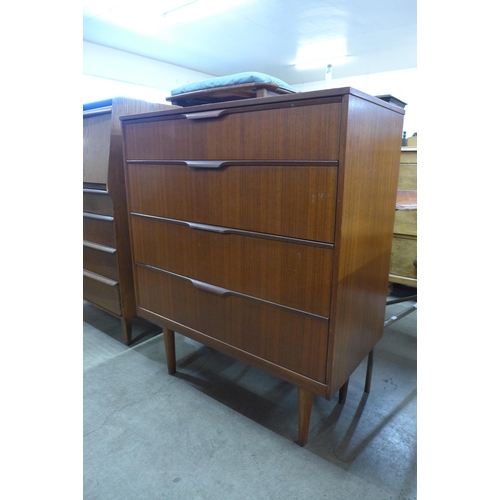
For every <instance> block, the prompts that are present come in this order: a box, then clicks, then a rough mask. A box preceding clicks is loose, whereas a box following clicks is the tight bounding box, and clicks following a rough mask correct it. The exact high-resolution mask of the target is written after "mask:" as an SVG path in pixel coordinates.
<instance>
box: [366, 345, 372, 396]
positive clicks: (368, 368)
mask: <svg viewBox="0 0 500 500" xmlns="http://www.w3.org/2000/svg"><path fill="white" fill-rule="evenodd" d="M372 369H373V349H372V350H371V351H370V352H369V353H368V364H367V365H366V379H365V392H370V387H371V385H372Z"/></svg>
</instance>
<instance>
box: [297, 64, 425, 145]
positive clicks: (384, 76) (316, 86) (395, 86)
mask: <svg viewBox="0 0 500 500" xmlns="http://www.w3.org/2000/svg"><path fill="white" fill-rule="evenodd" d="M328 86H329V87H331V88H340V87H354V88H355V89H357V90H361V91H362V92H366V93H367V94H370V95H386V94H391V95H393V96H394V97H397V98H398V99H400V100H401V101H403V102H406V103H407V105H406V107H405V112H406V114H405V119H404V126H403V130H405V131H406V136H407V137H410V136H412V135H413V134H414V133H415V132H418V92H417V68H412V69H406V70H400V71H387V72H384V73H373V74H370V75H361V76H352V77H349V78H337V79H333V80H332V81H331V83H329V84H328ZM294 87H295V88H296V89H297V90H299V91H302V92H305V91H308V90H320V89H324V88H327V86H326V81H325V80H322V81H319V82H310V83H305V84H303V85H295V86H294Z"/></svg>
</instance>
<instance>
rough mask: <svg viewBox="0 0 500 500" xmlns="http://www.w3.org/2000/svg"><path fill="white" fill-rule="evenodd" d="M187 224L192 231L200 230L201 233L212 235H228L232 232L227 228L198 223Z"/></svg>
mask: <svg viewBox="0 0 500 500" xmlns="http://www.w3.org/2000/svg"><path fill="white" fill-rule="evenodd" d="M186 224H187V225H188V226H189V227H190V228H191V229H199V230H201V231H210V232H211V233H219V234H227V233H230V232H231V230H230V229H228V228H227V227H220V226H209V225H208V224H198V223H196V222H186Z"/></svg>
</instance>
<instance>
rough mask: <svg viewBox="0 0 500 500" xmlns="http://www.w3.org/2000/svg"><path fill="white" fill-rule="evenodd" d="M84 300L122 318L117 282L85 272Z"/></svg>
mask: <svg viewBox="0 0 500 500" xmlns="http://www.w3.org/2000/svg"><path fill="white" fill-rule="evenodd" d="M83 298H84V299H85V300H88V301H89V302H92V303H93V304H95V305H97V306H99V307H102V308H103V309H106V310H107V311H109V312H111V313H113V314H115V315H117V316H121V313H122V308H121V303H120V290H119V286H118V283H117V282H116V281H113V280H109V279H106V278H104V277H102V276H99V275H97V274H93V273H89V272H86V271H83Z"/></svg>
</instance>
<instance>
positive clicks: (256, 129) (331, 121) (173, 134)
mask: <svg viewBox="0 0 500 500" xmlns="http://www.w3.org/2000/svg"><path fill="white" fill-rule="evenodd" d="M291 104H293V106H290V107H285V108H278V109H261V108H257V109H256V110H253V109H252V110H248V111H247V112H245V113H244V112H235V110H231V112H227V113H223V114H222V115H220V116H219V117H218V118H216V119H207V120H203V119H199V120H198V119H188V118H186V114H188V115H190V116H194V115H196V112H193V113H183V114H180V113H177V114H175V115H171V116H169V117H168V118H169V119H167V120H162V121H151V122H143V123H137V124H133V123H131V124H130V125H129V126H128V127H127V143H126V145H125V148H126V156H127V159H129V160H130V159H141V160H148V159H149V160H158V159H166V160H308V161H313V160H336V159H338V153H339V143H338V130H339V125H340V107H341V106H340V103H328V104H323V105H309V106H299V105H297V103H296V102H295V103H291Z"/></svg>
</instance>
